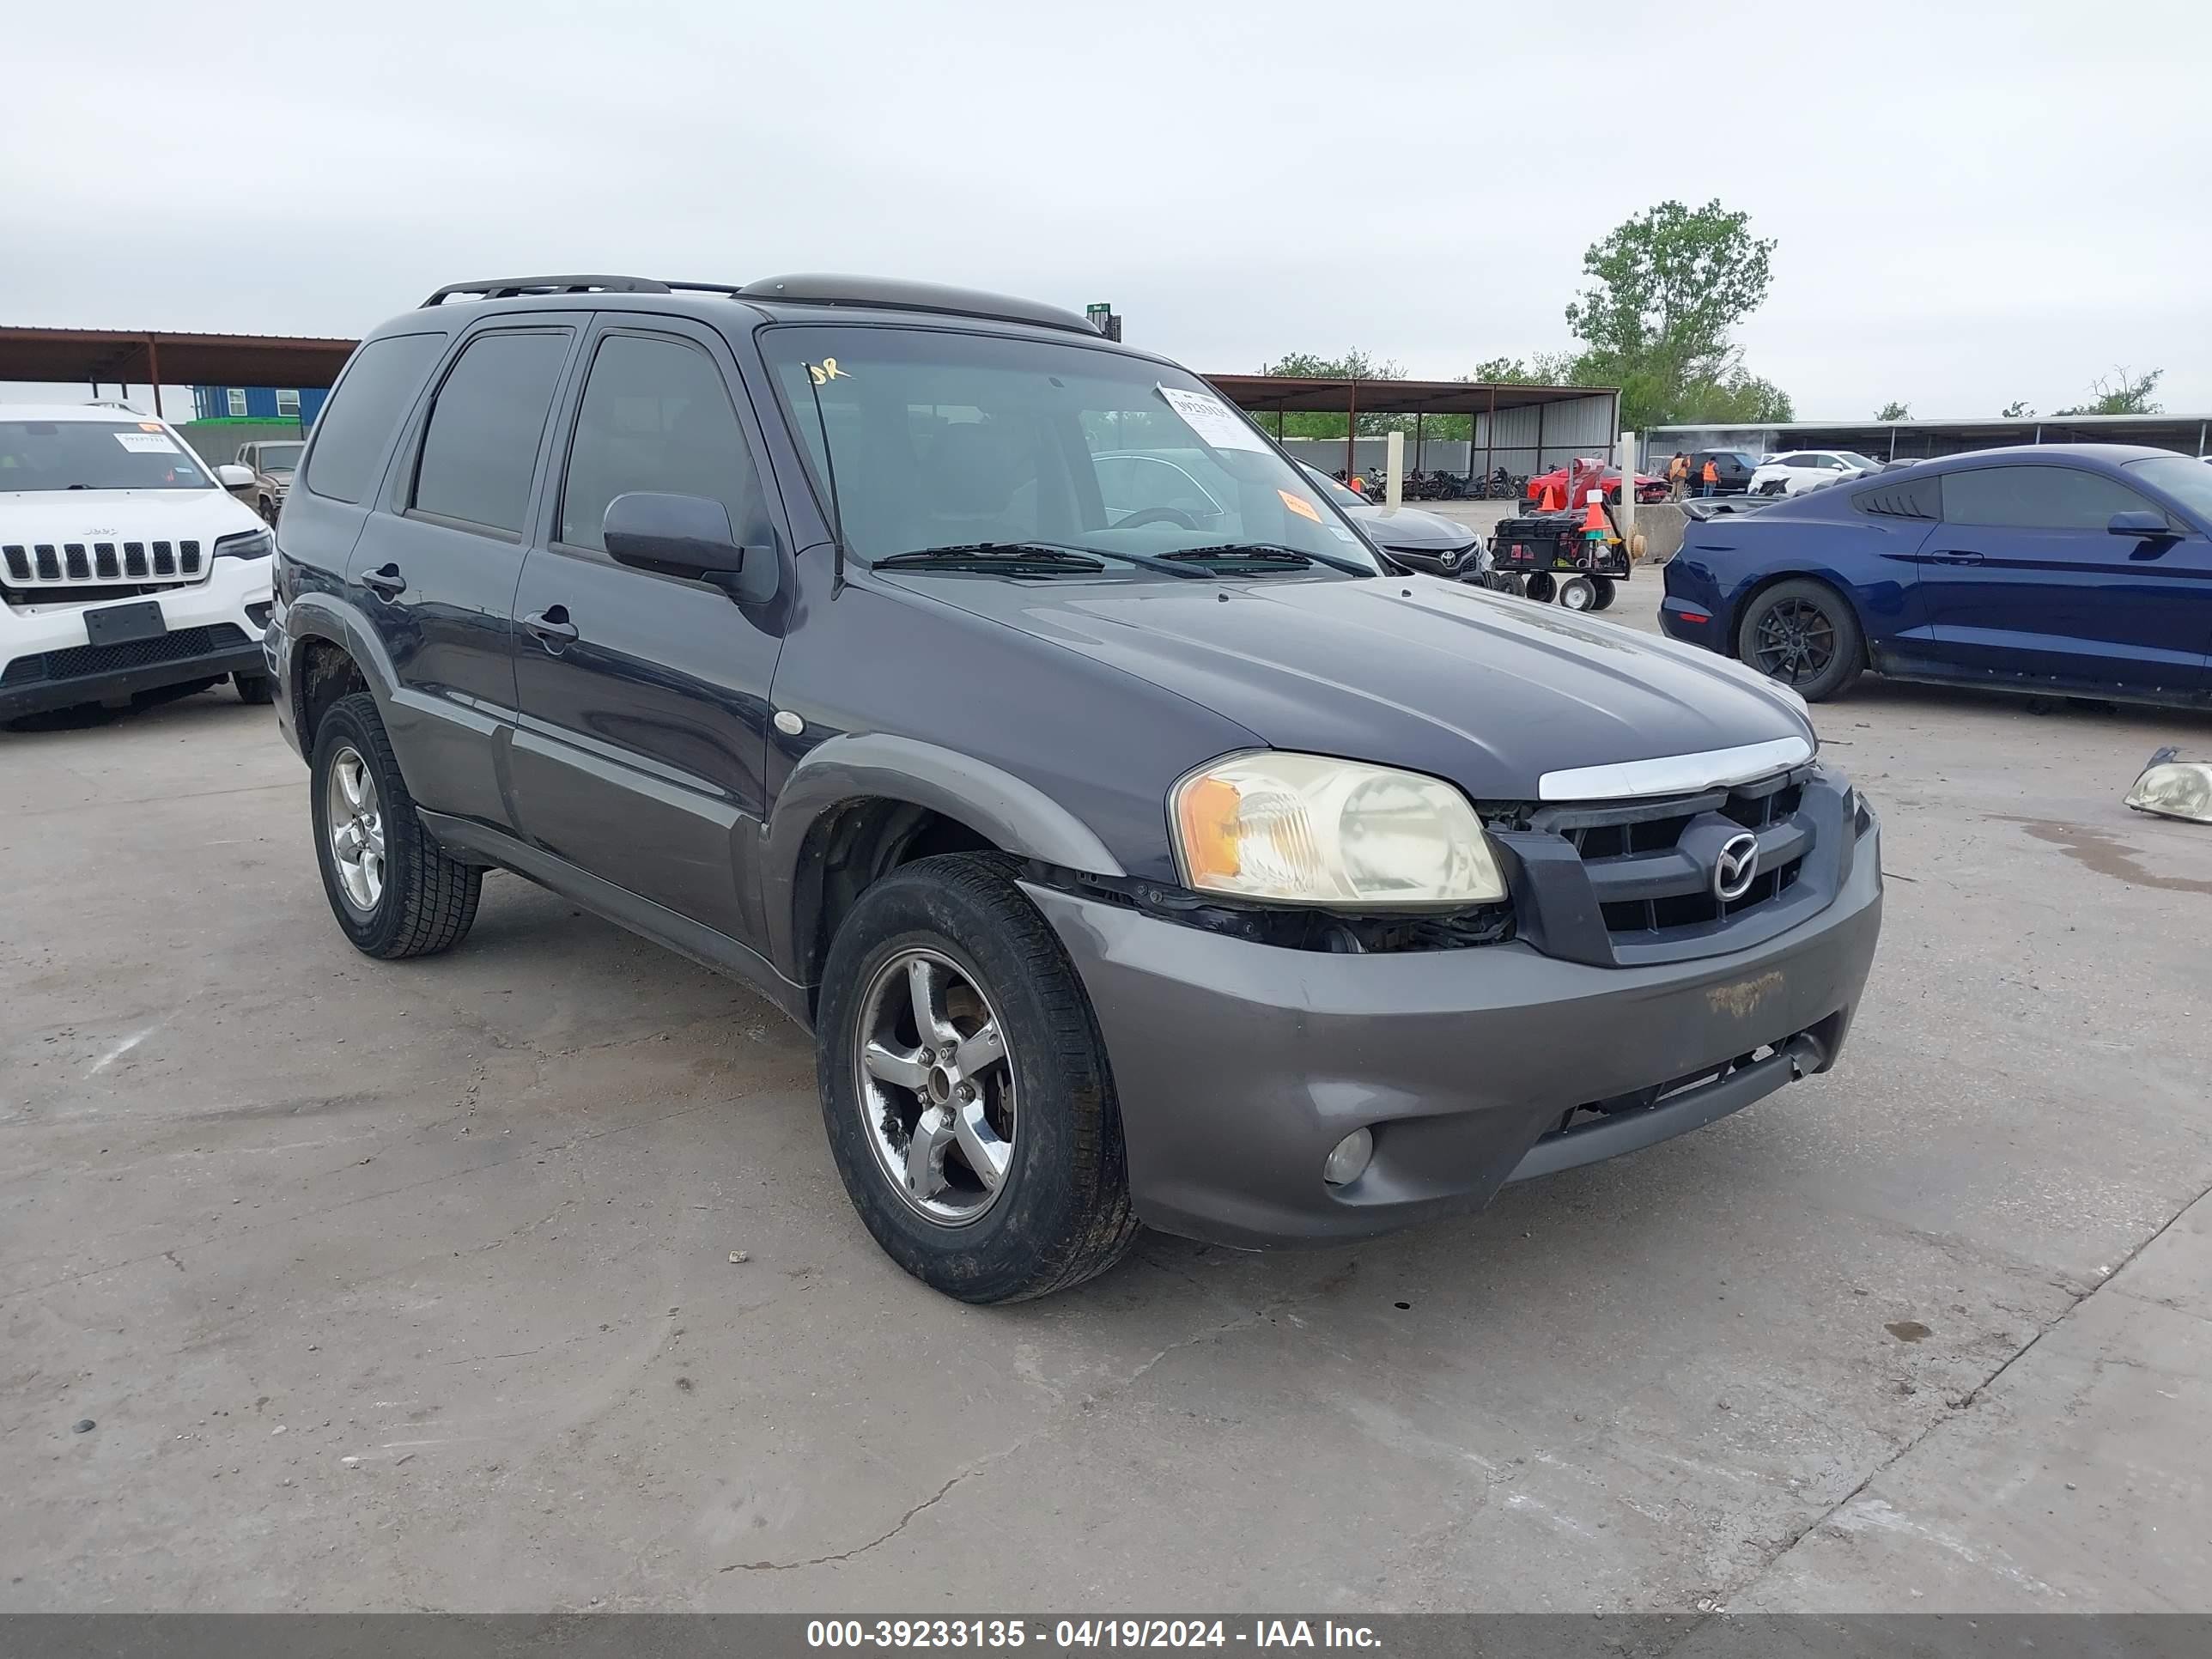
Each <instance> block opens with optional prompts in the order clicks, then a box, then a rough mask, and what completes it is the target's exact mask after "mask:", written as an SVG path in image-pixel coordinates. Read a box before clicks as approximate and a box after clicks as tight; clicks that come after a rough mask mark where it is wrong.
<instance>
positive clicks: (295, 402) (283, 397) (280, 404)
mask: <svg viewBox="0 0 2212 1659" xmlns="http://www.w3.org/2000/svg"><path fill="white" fill-rule="evenodd" d="M276 412H277V413H278V414H279V415H282V416H288V417H289V418H290V419H292V420H295V421H296V420H298V419H299V418H300V393H299V391H298V389H297V388H296V387H293V386H285V387H282V388H280V389H279V390H278V392H277V393H276Z"/></svg>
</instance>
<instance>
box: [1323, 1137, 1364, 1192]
mask: <svg viewBox="0 0 2212 1659" xmlns="http://www.w3.org/2000/svg"><path fill="white" fill-rule="evenodd" d="M1374 1156H1375V1137H1374V1135H1373V1134H1372V1133H1370V1131H1368V1130H1365V1129H1354V1130H1353V1131H1352V1133H1350V1134H1348V1135H1346V1136H1345V1138H1344V1139H1341V1140H1340V1141H1338V1142H1337V1143H1336V1150H1335V1151H1334V1152H1331V1153H1330V1154H1329V1155H1328V1163H1326V1164H1322V1166H1321V1178H1322V1180H1323V1181H1326V1182H1328V1184H1329V1185H1330V1186H1332V1187H1343V1186H1347V1185H1349V1184H1350V1183H1351V1182H1355V1181H1357V1180H1358V1179H1359V1177H1360V1176H1363V1175H1364V1174H1366V1172H1367V1165H1368V1163H1369V1161H1370V1159H1372V1158H1374Z"/></svg>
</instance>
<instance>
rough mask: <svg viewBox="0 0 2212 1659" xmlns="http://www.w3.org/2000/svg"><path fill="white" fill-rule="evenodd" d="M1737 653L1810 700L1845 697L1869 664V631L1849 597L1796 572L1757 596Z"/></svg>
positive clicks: (1741, 627)
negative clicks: (1865, 632)
mask: <svg viewBox="0 0 2212 1659" xmlns="http://www.w3.org/2000/svg"><path fill="white" fill-rule="evenodd" d="M1736 655H1737V656H1738V657H1739V658H1741V659H1742V660H1743V661H1745V662H1746V663H1748V664H1749V665H1751V666H1752V667H1753V668H1756V669H1757V670H1758V671H1759V672H1760V673H1762V674H1764V675H1765V676H1766V677H1767V678H1769V679H1771V680H1779V681H1781V682H1782V684H1784V685H1787V686H1789V687H1790V688H1791V689H1792V690H1795V691H1796V693H1797V695H1798V696H1802V697H1803V698H1804V699H1805V701H1806V702H1820V701H1821V699H1823V698H1825V697H1834V696H1841V695H1842V694H1843V693H1844V691H1846V690H1850V684H1851V682H1852V681H1854V680H1856V679H1857V678H1858V677H1859V671H1860V670H1861V669H1862V668H1863V667H1865V665H1866V636H1865V635H1864V634H1863V632H1862V631H1861V629H1860V628H1859V620H1858V617H1857V615H1856V614H1854V612H1853V611H1852V610H1851V607H1850V604H1849V603H1848V602H1847V601H1846V600H1845V599H1844V596H1843V595H1842V594H1840V593H1838V592H1836V590H1835V589H1834V588H1832V587H1831V586H1828V585H1827V583H1826V582H1822V581H1814V580H1811V579H1810V578H1808V577H1802V576H1801V577H1796V578H1793V579H1792V580H1789V581H1785V582H1777V583H1776V584H1775V585H1774V586H1771V587H1770V588H1768V589H1767V590H1766V591H1765V592H1763V593H1761V594H1759V597H1758V598H1756V599H1753V601H1752V602H1751V604H1750V605H1749V606H1748V607H1747V608H1746V610H1745V611H1744V613H1743V620H1742V622H1741V623H1740V624H1738V626H1737V628H1736Z"/></svg>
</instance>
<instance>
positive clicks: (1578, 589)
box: [1559, 576, 1597, 611]
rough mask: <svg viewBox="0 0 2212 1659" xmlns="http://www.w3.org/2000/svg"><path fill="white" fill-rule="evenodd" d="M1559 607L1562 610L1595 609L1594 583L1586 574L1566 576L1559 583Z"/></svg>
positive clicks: (1595, 593)
mask: <svg viewBox="0 0 2212 1659" xmlns="http://www.w3.org/2000/svg"><path fill="white" fill-rule="evenodd" d="M1559 608H1560V609H1561V610H1563V611H1595V610H1596V609H1597V586H1596V585H1595V583H1594V582H1592V581H1591V580H1590V579H1589V577H1588V576H1570V577H1568V578H1567V579H1566V580H1565V581H1563V582H1561V583H1560V584H1559Z"/></svg>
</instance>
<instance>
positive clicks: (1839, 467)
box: [1750, 449, 1881, 495]
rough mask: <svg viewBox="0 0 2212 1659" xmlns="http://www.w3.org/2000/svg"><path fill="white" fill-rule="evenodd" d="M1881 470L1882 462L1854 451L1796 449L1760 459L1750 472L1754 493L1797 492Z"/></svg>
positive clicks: (1787, 493) (1779, 493)
mask: <svg viewBox="0 0 2212 1659" xmlns="http://www.w3.org/2000/svg"><path fill="white" fill-rule="evenodd" d="M1879 471H1881V462H1880V461H1877V460H1875V459H1872V458H1871V457H1869V456H1866V455H1862V454H1859V453H1857V451H1855V450H1849V449H1796V450H1791V451H1790V452H1789V453H1785V454H1780V455H1770V456H1768V457H1767V458H1766V459H1765V460H1763V461H1761V462H1760V463H1759V466H1758V468H1757V470H1756V471H1753V473H1752V475H1751V484H1750V491H1751V493H1752V494H1753V495H1802V493H1804V492H1805V491H1806V490H1808V489H1819V488H1820V486H1821V485H1822V484H1832V483H1843V482H1844V480H1845V479H1846V478H1863V477H1866V476H1867V474H1869V472H1879Z"/></svg>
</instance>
